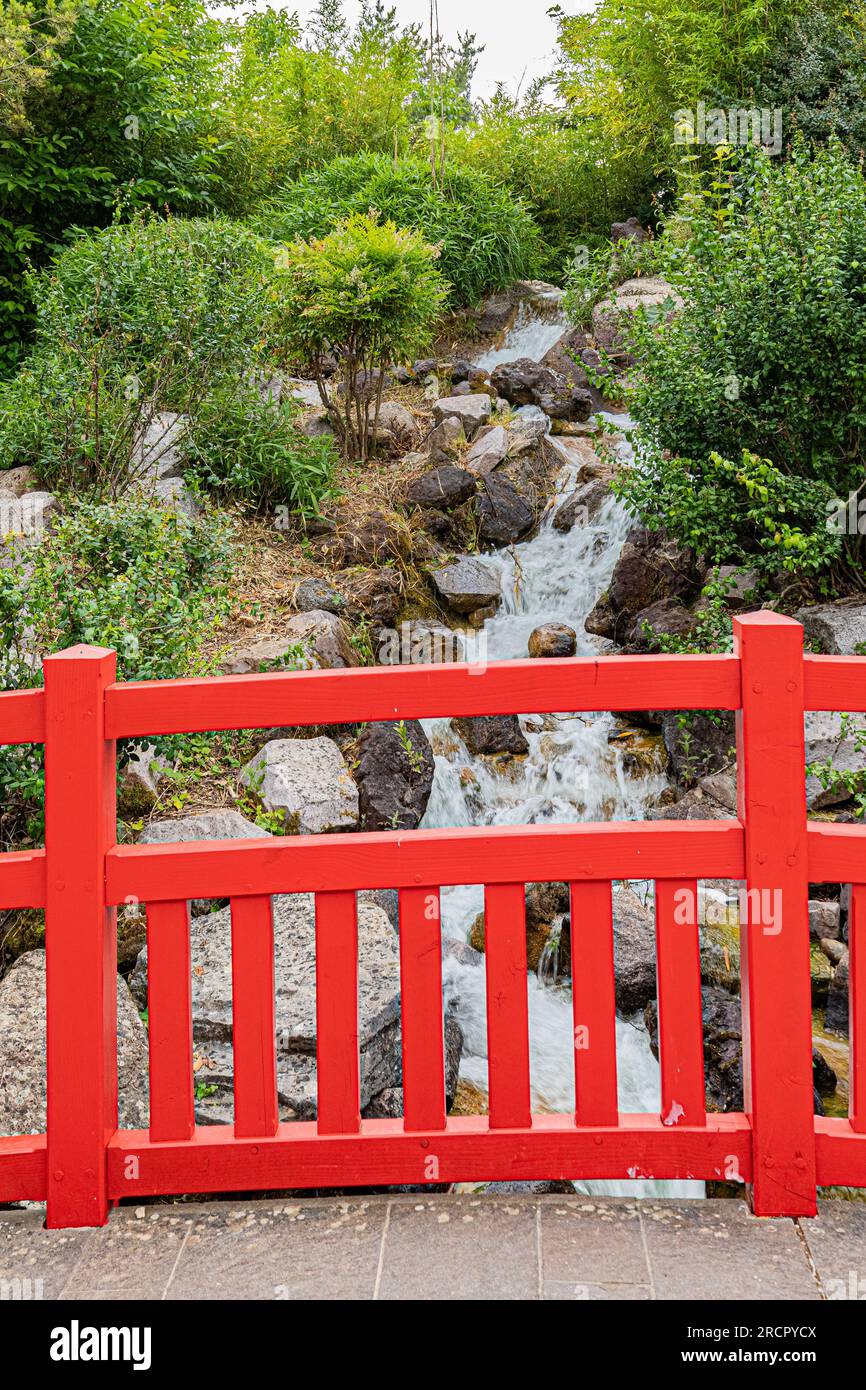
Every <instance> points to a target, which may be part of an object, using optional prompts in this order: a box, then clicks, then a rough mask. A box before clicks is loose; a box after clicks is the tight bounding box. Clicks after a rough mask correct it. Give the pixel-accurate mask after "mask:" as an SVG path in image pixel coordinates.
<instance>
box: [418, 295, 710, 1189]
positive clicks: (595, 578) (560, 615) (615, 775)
mask: <svg viewBox="0 0 866 1390" xmlns="http://www.w3.org/2000/svg"><path fill="white" fill-rule="evenodd" d="M565 327H566V325H565V322H564V318H563V316H562V312H561V309H560V307H559V303H558V299H557V298H556V297H555V296H554V295H552V294H551V295H547V296H544V297H543V298H542V299H541V301H539V298H538V297H533V299H532V300H531V301H524V303H523V304H522V305H521V309H520V312H519V313H518V316H517V319H516V321H515V324H514V326H513V328H512V329H511V330H510V332H509V333H508V334H507V335H506V338H505V341H504V343H503V344H502V346H500V347H499V348H498V349H497V350H496V351H494V352H490V353H487V354H486V355H485V356H484V357H481V358H480V359H479V365H481V366H484V367H486V368H488V369H489V368H491V367H493V366H495V365H496V364H497V363H498V362H504V361H509V360H513V359H515V358H517V357H532V358H533V360H536V361H537V360H539V359H540V358H541V357H542V356H543V355H544V353H545V352H546V351H547V350H548V349H549V348H550V347H551V346H552V345H553V344H554V343H555V342H556V341H557V340H558V339H559V338H560V337H561V336H562V333H563V332H564V330H565ZM527 409H529V410H532V409H533V408H532V407H528V408H527ZM607 418H608V420H609V421H610V422H611V423H612V424H618V425H619V426H620V428H623V427H627V425H628V423H629V422H628V419H627V417H624V416H607ZM622 447H627V446H625V445H624V444H623V446H622ZM577 474H578V466H577V465H575V466H566V467H565V468H564V469H563V471H562V474H561V475H560V478H559V480H558V484H557V489H556V496H555V497H554V498H553V499H552V501H551V504H550V505H549V506H548V509H547V512H546V514H545V517H544V519H543V520H542V523H541V525H540V527H539V530H538V532H537V533H536V535H535V536H534V537H533V538H532V539H531V540H528V541H525V542H523V543H521V544H519V545H515V546H512V547H510V548H509V549H508V550H503V551H499V552H497V553H495V554H491V555H486V556H484V557H481V558H482V559H483V562H484V563H485V564H486V565H488V566H489V567H490V569H492V570H494V571H495V572H496V573H497V575H498V577H499V579H500V582H501V588H502V602H501V605H500V608H499V611H498V612H497V614H496V616H495V617H493V618H490V619H488V620H487V622H486V624H485V634H486V639H487V653H486V654H487V658H488V659H489V660H493V661H498V660H504V659H507V658H511V657H525V656H526V655H527V641H528V638H529V635H530V633H531V632H532V631H533V629H534V628H536V627H538V626H540V625H541V624H542V623H547V622H554V621H560V622H565V623H568V624H569V626H571V627H573V628H574V629H575V630H576V632H577V635H578V636H577V640H578V653H579V654H583V655H591V654H593V653H594V652H595V651H596V647H594V646H593V640H594V639H592V638H591V637H590V636H589V635H588V634H587V633H586V632H585V630H584V619H585V618H586V616H587V614H588V613H589V611H590V609H591V608H592V606H593V604H594V603H595V601H596V599H597V598H598V596H599V594H600V593H602V592H603V590H604V589H605V588H606V587H607V585H608V583H609V581H610V577H611V574H612V572H613V568H614V565H615V563H616V560H617V558H618V556H619V553H620V550H621V548H622V544H623V542H624V540H625V536H626V534H627V532H628V529H629V526H630V524H631V523H630V521H629V518H628V517H627V515H626V513H625V511H624V509H623V507H622V506H621V505H620V503H619V502H617V501H616V499H615V498H613V497H611V498H609V499H608V500H607V501H606V502H605V504H604V506H603V507H602V509H601V511H600V512H599V513H598V515H597V516H596V518H595V519H594V521H593V522H592V523H590V524H588V525H586V526H583V527H575V528H574V529H573V530H572V531H570V532H567V533H561V532H559V531H557V530H556V529H555V528H554V526H553V515H554V513H555V510H556V506H557V505H558V503H559V501H560V500H561V498H562V496H563V495H565V494H567V493H569V492H570V491H572V490H573V488H574V486H575V482H576V479H577ZM520 723H521V727H522V729H523V732H524V735H525V736H526V739H527V742H528V744H529V753H528V754H527V755H526V756H525V757H524V758H523V759H522V760H514V761H513V762H512V763H511V764H510V765H506V766H505V767H498V766H497V764H496V763H495V762H490V761H485V759H483V758H476V757H473V755H472V754H470V753H469V751H468V750H467V748H466V746H465V745H464V743H463V742H462V740H461V739H460V737H459V735H457V734H456V733H455V732H454V731H453V730H452V728H451V726H450V722H449V721H448V720H432V721H428V723H427V730H428V734H429V736H430V738H431V741H432V743H433V748H434V753H435V755H436V775H435V779H434V784H433V790H432V794H431V797H430V802H429V805H428V807H427V812H426V815H425V817H424V822H423V823H424V825H425V826H426V827H439V826H461V825H506V824H521V823H523V824H533V823H541V822H545V821H550V822H556V821H558V822H574V821H592V820H640V819H642V818H643V816H644V814H645V811H646V807H647V805H648V803H649V802H650V801H651V800H652V799H653V798H654V797H656V796H658V794H659V793H660V792H661V790H662V789H663V787H664V785H665V781H664V777H663V775H662V774H660V773H656V774H653V773H647V774H645V775H643V776H642V777H637V778H636V777H634V776H633V775H629V773H628V772H627V771H626V769H625V767H624V766H623V762H622V758H621V754H620V753H619V752H618V751H617V749H616V745H615V744H611V743H610V742H609V735H610V733H611V731H612V729H613V728H614V726H615V720H614V718H613V716H612V715H610V714H609V713H601V714H594V713H588V714H581V715H577V714H573V713H571V714H565V715H541V716H533V715H531V714H524V715H521V717H520ZM619 891H623V892H627V891H630V889H629V888H627V887H626V886H622V887H621V888H619V889H617V890H615V895H614V910H616V893H617V892H619ZM482 907H483V888H482V887H481V886H463V887H456V888H451V889H445V890H443V893H442V914H443V930H444V932H445V934H446V936H451V937H453V938H455V939H457V940H459V941H461V942H465V941H466V940H467V936H468V933H469V930H470V927H471V925H472V923H473V921H474V919H475V918H476V916H477V915H478V913H479V912H480V911H481V910H482ZM550 965H551V961H550V955H549V954H548V956H547V958H546V960H543V962H542V966H541V967H540V968H539V970H538V972H537V974H530V975H528V977H527V990H528V1003H529V1035H530V1080H531V1088H532V1102H533V1108H534V1109H535V1110H547V1111H565V1112H567V1111H569V1110H571V1109H573V1106H574V1053H573V1034H572V1030H573V1019H572V1013H571V991H570V988H569V987H568V986H567V985H553V984H551V983H550V976H551V974H552V971H551V970H550ZM443 972H444V973H443V978H444V987H445V993H446V998H447V999H449V1000H451V1001H454V1003H455V1005H456V1008H457V1011H458V1016H459V1019H460V1023H461V1025H462V1028H463V1032H464V1039H465V1043H464V1056H463V1061H462V1063H461V1072H460V1074H461V1077H462V1078H463V1079H465V1080H466V1081H467V1082H470V1083H471V1084H473V1085H475V1086H476V1087H478V1088H480V1089H482V1090H486V1088H487V1028H486V1011H485V974H484V971H483V970H480V969H478V968H477V966H473V965H467V964H465V963H462V962H461V961H459V960H457V959H456V958H455V957H453V956H450V955H449V956H446V958H445V961H444V965H443ZM617 1058H618V1075H619V1104H620V1109H621V1110H623V1111H647V1112H652V1111H657V1110H658V1107H659V1104H660V1096H659V1070H658V1064H657V1063H656V1061H655V1059H654V1057H653V1055H652V1052H651V1051H650V1047H649V1040H648V1037H647V1034H646V1031H645V1029H644V1027H643V1023H642V1021H641V1020H640V1019H630V1020H626V1019H621V1018H618V1019H617ZM578 1189H579V1190H580V1191H583V1192H586V1193H590V1194H596V1195H610V1196H613V1195H625V1196H629V1195H630V1196H636V1195H655V1196H658V1195H665V1196H674V1195H675V1196H700V1195H702V1194H703V1184H702V1183H670V1182H650V1181H635V1182H591V1183H579V1184H578Z"/></svg>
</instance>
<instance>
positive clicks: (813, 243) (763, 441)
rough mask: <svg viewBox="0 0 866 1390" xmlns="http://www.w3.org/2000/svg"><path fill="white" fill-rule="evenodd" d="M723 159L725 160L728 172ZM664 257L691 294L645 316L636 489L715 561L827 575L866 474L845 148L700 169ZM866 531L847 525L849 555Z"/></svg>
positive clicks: (859, 278)
mask: <svg viewBox="0 0 866 1390" xmlns="http://www.w3.org/2000/svg"><path fill="white" fill-rule="evenodd" d="M726 169H727V172H726ZM657 255H658V257H659V261H660V264H661V266H662V268H663V269H665V270H666V271H667V273H668V275H669V277H670V278H671V279H672V280H673V281H674V282H675V283H676V284H677V286H678V288H679V290H680V292H681V293H682V295H683V297H684V299H685V307H684V309H683V310H682V311H681V312H680V313H679V314H677V315H676V316H675V317H674V318H673V320H672V321H671V322H665V321H664V316H654V317H650V316H646V315H645V316H638V317H636V319H635V323H634V331H633V347H634V350H635V351H636V352H637V354H638V357H639V361H640V366H641V372H640V374H639V376H638V379H637V383H636V386H635V389H634V391H633V393H632V397H631V408H632V411H633V414H634V415H635V417H636V418H637V420H638V422H639V424H640V427H641V435H642V439H643V441H644V444H643V449H642V453H641V457H640V459H639V461H638V464H637V466H636V467H635V468H633V469H632V470H631V473H630V474H629V476H628V477H627V479H626V483H625V488H624V491H625V495H626V497H627V499H628V500H629V501H630V502H631V504H632V505H633V506H635V507H636V508H637V509H638V510H639V511H640V513H641V515H642V516H643V517H644V518H645V520H646V523H647V524H648V525H651V526H653V525H660V524H664V525H666V526H669V527H671V528H673V529H674V530H675V532H676V533H677V534H678V535H680V536H681V537H683V538H684V539H686V540H688V541H690V542H691V543H693V544H695V545H696V546H697V547H698V548H699V549H701V550H704V551H705V552H706V553H707V555H708V556H709V557H710V558H711V559H713V560H718V561H722V560H740V559H748V558H752V557H754V558H756V559H757V560H758V561H759V562H760V563H761V564H764V565H767V566H774V567H775V568H776V569H779V568H783V569H787V570H790V571H792V572H806V573H817V572H820V571H822V570H824V569H826V567H827V566H828V564H829V562H830V560H831V558H832V557H833V556H834V555H838V554H839V551H840V548H841V544H842V540H841V538H840V536H839V535H837V534H836V533H835V531H834V530H833V529H832V528H828V526H827V518H828V510H829V500H830V499H831V498H832V497H834V496H836V497H840V498H842V499H845V498H846V497H847V495H848V493H849V491H851V490H853V489H856V488H858V487H859V486H860V485H861V483H862V480H863V473H864V462H866V460H864V452H863V450H864V445H863V440H864V428H866V290H864V280H863V274H864V267H866V187H864V183H863V180H862V178H861V176H860V173H859V170H858V169H857V168H856V167H854V166H853V165H851V164H850V163H848V161H847V160H846V158H845V156H844V153H843V151H842V150H841V149H840V147H839V146H838V144H836V143H834V142H831V144H830V146H829V147H828V148H827V149H826V150H822V151H818V152H813V151H811V150H809V149H808V148H806V147H805V146H803V145H801V144H800V145H797V146H796V147H795V149H794V151H793V153H792V155H791V158H790V159H789V160H788V161H786V162H784V163H783V162H779V161H774V160H772V159H770V158H769V157H768V156H765V155H763V154H761V153H758V152H754V153H749V154H747V155H746V156H744V157H743V159H742V160H741V161H739V162H738V163H736V164H734V163H733V162H731V163H730V167H728V160H727V157H726V156H721V157H720V159H719V161H718V172H717V173H716V174H714V175H713V176H711V177H709V178H708V179H705V180H704V181H702V182H700V183H697V182H696V183H695V185H694V187H693V188H692V189H691V191H690V192H689V194H688V195H687V196H686V198H685V199H684V202H683V205H682V207H681V209H680V212H679V215H678V217H677V218H675V219H674V221H673V223H672V227H671V231H670V233H669V234H666V235H665V237H664V238H662V240H661V242H660V245H659V248H658V251H657ZM859 543H860V541H859V538H857V537H853V538H848V539H847V541H846V547H847V552H848V557H849V559H851V560H856V554H855V552H856V547H857V546H858V545H859Z"/></svg>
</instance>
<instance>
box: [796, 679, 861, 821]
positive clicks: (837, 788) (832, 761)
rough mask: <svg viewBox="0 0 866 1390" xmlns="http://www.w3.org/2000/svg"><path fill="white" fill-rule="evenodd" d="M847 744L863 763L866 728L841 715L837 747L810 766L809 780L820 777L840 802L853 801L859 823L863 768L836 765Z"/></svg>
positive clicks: (851, 717)
mask: <svg viewBox="0 0 866 1390" xmlns="http://www.w3.org/2000/svg"><path fill="white" fill-rule="evenodd" d="M861 655H862V653H861ZM845 742H850V743H851V745H852V747H853V751H854V752H855V753H857V754H859V758H858V759H857V761H858V762H862V759H863V755H864V754H866V725H863V724H855V723H854V719H853V716H852V715H850V714H843V715H841V716H840V723H839V736H838V739H837V741H836V745H835V747H834V748H831V750H830V752H829V755H828V756H827V757H826V758H824V759H822V760H821V761H819V762H814V763H807V764H806V774H807V776H809V777H817V779H818V781H819V782H820V783H821V786H822V787H823V788H824V790H825V791H832V792H833V793H834V795H835V798H836V800H837V801H848V800H853V802H854V806H853V811H854V814H855V816H857V818H858V820H862V819H863V817H864V816H866V784H864V776H863V771H862V768H857V767H856V766H855V767H848V768H841V767H837V766H836V754H837V753H838V751H839V749H840V748H841V747H842V744H843V743H845Z"/></svg>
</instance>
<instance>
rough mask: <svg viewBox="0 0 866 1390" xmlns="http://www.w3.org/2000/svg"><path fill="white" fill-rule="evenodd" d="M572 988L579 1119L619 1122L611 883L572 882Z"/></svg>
mask: <svg viewBox="0 0 866 1390" xmlns="http://www.w3.org/2000/svg"><path fill="white" fill-rule="evenodd" d="M571 993H572V1004H573V1008H574V1088H575V1116H576V1120H577V1123H578V1124H581V1125H615V1124H616V1123H617V1120H618V1109H617V1098H616V997H615V992H614V973H613V918H612V913H611V885H610V884H609V883H572V885H571Z"/></svg>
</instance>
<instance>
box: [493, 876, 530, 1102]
mask: <svg viewBox="0 0 866 1390" xmlns="http://www.w3.org/2000/svg"><path fill="white" fill-rule="evenodd" d="M484 954H485V958H486V961H487V1067H488V1076H489V1086H490V1127H491V1129H525V1128H527V1127H528V1126H529V1125H530V1123H531V1108H530V1100H529V1094H530V1093H529V1012H528V1006H527V996H526V990H527V980H526V897H525V890H524V886H523V884H522V883H498V884H491V885H489V886H488V887H487V888H486V889H485V894H484Z"/></svg>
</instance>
